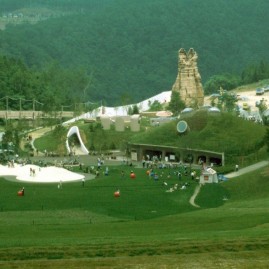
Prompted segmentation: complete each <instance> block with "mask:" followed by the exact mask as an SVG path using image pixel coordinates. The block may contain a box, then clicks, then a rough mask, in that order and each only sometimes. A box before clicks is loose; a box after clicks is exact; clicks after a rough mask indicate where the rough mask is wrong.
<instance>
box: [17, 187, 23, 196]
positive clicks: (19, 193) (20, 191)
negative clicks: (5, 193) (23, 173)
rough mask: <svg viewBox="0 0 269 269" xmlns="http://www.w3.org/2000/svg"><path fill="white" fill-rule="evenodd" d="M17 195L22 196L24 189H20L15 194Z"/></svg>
mask: <svg viewBox="0 0 269 269" xmlns="http://www.w3.org/2000/svg"><path fill="white" fill-rule="evenodd" d="M17 195H18V196H24V188H22V189H21V190H19V191H18V192H17Z"/></svg>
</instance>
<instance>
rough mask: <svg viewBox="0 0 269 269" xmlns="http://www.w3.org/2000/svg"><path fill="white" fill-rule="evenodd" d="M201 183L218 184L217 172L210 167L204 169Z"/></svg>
mask: <svg viewBox="0 0 269 269" xmlns="http://www.w3.org/2000/svg"><path fill="white" fill-rule="evenodd" d="M200 183H201V184H205V183H218V176H217V172H216V171H215V170H214V169H212V168H210V167H209V168H206V169H204V170H203V171H202V173H201V176H200Z"/></svg>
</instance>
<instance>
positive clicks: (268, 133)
mask: <svg viewBox="0 0 269 269" xmlns="http://www.w3.org/2000/svg"><path fill="white" fill-rule="evenodd" d="M264 143H265V145H266V146H267V152H268V153H269V128H267V129H266V133H265V136H264Z"/></svg>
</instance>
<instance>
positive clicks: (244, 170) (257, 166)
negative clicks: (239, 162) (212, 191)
mask: <svg viewBox="0 0 269 269" xmlns="http://www.w3.org/2000/svg"><path fill="white" fill-rule="evenodd" d="M268 165H269V161H262V162H259V163H255V164H252V165H250V166H247V167H244V168H241V169H239V170H238V171H236V172H231V173H229V174H226V175H225V177H227V178H233V177H238V176H241V175H243V174H246V173H249V172H252V171H255V170H257V169H260V168H262V167H265V166H268Z"/></svg>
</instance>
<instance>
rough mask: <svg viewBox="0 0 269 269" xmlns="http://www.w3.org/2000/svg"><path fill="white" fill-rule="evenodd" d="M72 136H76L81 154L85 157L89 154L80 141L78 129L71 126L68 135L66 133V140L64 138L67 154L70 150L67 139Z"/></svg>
mask: <svg viewBox="0 0 269 269" xmlns="http://www.w3.org/2000/svg"><path fill="white" fill-rule="evenodd" d="M73 134H76V135H77V137H78V140H79V144H80V147H81V150H82V152H83V153H84V154H85V155H87V154H89V151H88V150H87V148H86V147H85V145H84V143H83V141H82V139H81V136H80V132H79V129H78V127H77V126H72V127H71V128H70V129H69V131H68V133H67V138H66V148H67V150H68V153H70V152H71V149H70V146H69V141H68V138H69V137H70V136H72V135H73Z"/></svg>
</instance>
